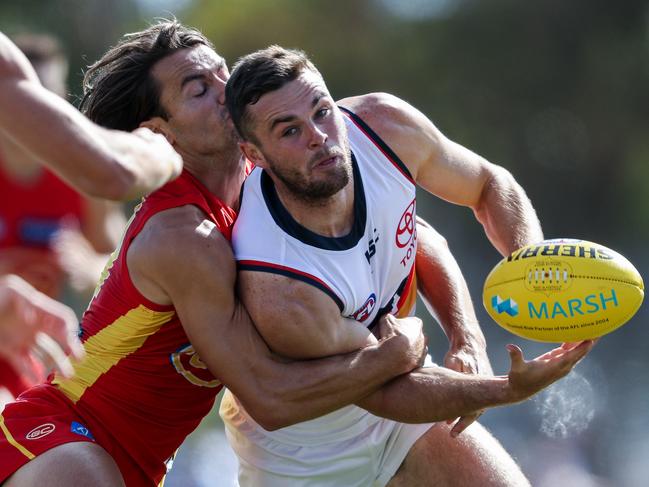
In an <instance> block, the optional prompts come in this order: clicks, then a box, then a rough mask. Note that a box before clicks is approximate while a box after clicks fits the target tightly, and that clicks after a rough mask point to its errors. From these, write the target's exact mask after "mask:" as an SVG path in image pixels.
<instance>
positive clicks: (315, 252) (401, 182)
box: [221, 47, 592, 487]
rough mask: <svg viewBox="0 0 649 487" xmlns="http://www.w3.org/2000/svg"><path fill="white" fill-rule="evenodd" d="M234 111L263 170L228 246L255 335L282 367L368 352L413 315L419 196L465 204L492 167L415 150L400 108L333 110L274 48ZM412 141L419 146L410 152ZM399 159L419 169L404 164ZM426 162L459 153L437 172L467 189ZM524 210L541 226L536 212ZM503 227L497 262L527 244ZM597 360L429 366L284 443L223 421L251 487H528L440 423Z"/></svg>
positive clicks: (291, 59) (497, 449)
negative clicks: (383, 120) (457, 170)
mask: <svg viewBox="0 0 649 487" xmlns="http://www.w3.org/2000/svg"><path fill="white" fill-rule="evenodd" d="M226 99H227V103H228V108H229V110H230V113H231V115H232V118H233V121H234V123H235V125H236V126H237V128H238V129H239V132H240V133H241V135H242V136H243V138H244V141H243V142H242V143H241V147H242V150H243V151H244V153H245V154H246V156H247V157H248V158H249V159H250V160H251V161H253V162H254V163H255V164H257V166H258V167H257V168H256V169H255V170H254V171H253V172H252V174H251V175H250V176H249V178H248V180H247V181H246V183H245V185H244V189H243V192H242V203H241V210H240V213H239V218H238V221H237V224H236V226H235V229H234V233H233V247H234V250H235V255H236V258H237V261H238V264H239V270H240V274H239V279H240V291H241V297H242V299H243V300H244V302H245V303H246V306H247V308H248V310H249V312H250V314H251V316H252V317H253V319H254V321H255V324H256V325H257V327H258V328H259V331H260V332H261V334H262V335H263V337H264V338H265V339H266V341H267V342H268V344H269V345H270V347H271V348H272V349H273V350H274V351H275V352H276V353H279V354H281V355H284V356H286V357H289V358H293V359H308V358H316V357H323V356H329V355H334V354H339V353H344V352H348V351H351V350H355V349H357V348H358V347H361V346H363V345H364V344H367V343H371V342H372V341H373V340H375V338H374V336H373V335H372V332H371V329H372V324H373V323H374V321H375V319H376V318H377V317H379V316H381V315H382V314H384V313H393V314H395V315H397V316H407V315H409V314H410V313H412V312H413V311H414V302H415V295H416V276H415V255H416V253H417V226H416V224H415V222H416V212H415V209H416V203H415V187H416V184H420V185H421V186H423V187H424V188H426V189H430V190H435V192H436V193H437V194H440V193H441V194H442V195H454V196H453V198H451V197H450V196H449V199H452V200H454V201H457V200H458V199H459V200H460V201H458V202H461V203H462V202H464V203H467V201H469V200H470V199H471V198H473V197H474V193H475V191H476V190H480V189H484V188H483V186H484V181H482V179H481V176H480V175H475V176H474V177H471V172H472V171H476V170H479V169H482V168H483V167H484V166H485V165H486V164H487V163H486V162H485V161H481V160H479V159H478V158H477V156H475V155H473V154H472V153H468V151H466V149H463V148H460V147H459V146H457V147H456V146H453V145H450V144H448V145H444V144H438V141H436V140H428V141H427V140H426V137H430V135H431V133H430V131H429V133H426V131H425V130H422V133H423V135H424V138H423V139H422V140H417V139H416V130H417V129H418V128H420V127H417V123H412V120H407V117H406V116H404V114H401V115H398V112H399V110H403V107H404V106H405V104H403V103H402V106H400V107H399V106H392V107H390V106H389V103H388V104H386V103H385V100H383V101H384V103H377V100H376V97H375V98H374V99H372V98H371V97H370V98H369V99H368V98H367V97H359V98H356V99H348V100H345V101H343V102H342V103H341V105H343V106H345V107H346V108H343V109H342V110H341V109H339V108H338V107H336V105H334V103H333V101H332V100H331V97H330V95H329V93H328V91H327V89H326V86H325V84H324V81H323V80H322V77H321V76H320V74H319V73H318V72H317V70H316V69H315V67H313V65H312V64H311V63H310V62H308V60H307V59H306V57H305V56H304V55H303V54H302V53H299V52H297V51H287V50H284V49H282V48H278V47H272V48H269V49H267V50H265V51H260V52H258V53H253V54H252V55H249V56H247V57H245V58H244V59H243V60H242V61H240V63H239V64H238V65H237V66H236V67H235V70H234V72H233V75H232V77H231V79H230V81H229V82H228V87H227V91H226ZM389 101H391V102H393V103H395V104H396V102H395V101H394V100H392V99H389ZM368 103H369V104H370V105H373V107H374V108H375V110H376V113H375V114H374V116H373V117H370V118H373V119H374V120H376V118H374V117H378V118H380V117H386V116H390V117H393V119H394V122H395V123H396V124H399V125H400V129H401V130H404V132H405V133H407V134H409V135H411V136H412V138H414V140H412V139H411V140H410V141H405V140H404V141H402V142H401V143H398V141H399V137H397V138H394V137H393V136H392V134H390V133H389V131H384V134H381V136H379V135H378V134H377V133H375V132H374V131H373V130H372V128H370V124H368V123H366V121H364V120H363V118H361V117H359V116H357V115H356V114H355V113H354V112H364V111H365V109H366V108H367V104H368ZM410 109H411V110H410V111H408V110H404V112H405V113H406V114H407V116H409V117H411V118H412V117H418V116H421V115H420V114H419V113H418V112H416V111H415V110H414V109H412V108H411V107H410ZM392 112H394V113H392ZM415 112H416V113H415ZM399 116H400V118H399ZM421 117H423V116H421ZM364 118H367V117H364ZM409 123H410V126H409V125H408V124H409ZM418 123H419V124H421V121H418ZM424 128H425V127H424ZM386 134H387V135H388V137H386ZM432 134H433V135H435V136H440V137H441V134H439V135H438V133H437V132H435V131H432ZM400 135H401V136H402V135H403V134H400ZM386 142H389V143H386ZM406 142H410V143H412V144H414V147H412V148H410V149H408V148H406V147H407V143H406ZM418 142H421V145H418V144H417V143H418ZM395 143H396V145H395ZM426 144H428V145H426ZM391 147H393V148H394V147H397V148H398V149H399V152H400V153H403V154H407V155H411V154H413V153H414V154H416V153H420V154H421V155H420V156H413V157H412V159H410V160H409V161H408V162H406V159H404V158H402V157H399V155H397V153H396V151H395V150H393V148H391ZM430 147H433V148H434V149H436V150H443V149H449V150H451V152H452V153H451V154H444V155H443V156H440V157H441V158H444V157H449V158H453V157H464V158H465V159H466V160H465V163H466V168H465V173H464V174H461V175H460V177H459V178H458V180H457V181H462V182H463V184H464V185H465V186H464V187H461V188H454V189H453V190H447V191H444V189H443V188H439V187H437V185H438V184H439V182H438V181H437V180H436V176H439V178H437V179H439V180H440V181H444V182H446V183H449V181H450V182H452V181H453V176H452V175H449V174H444V173H443V172H441V173H440V172H439V171H440V170H442V171H443V169H444V166H443V165H436V166H435V165H434V164H429V161H427V160H426V158H425V157H424V156H425V155H426V154H427V152H430V150H431V149H430ZM453 151H454V152H453ZM436 156H439V154H436ZM429 165H430V166H434V170H435V172H436V173H433V172H431V168H430V167H428V166H429ZM511 187H512V188H513V189H514V192H515V191H518V189H517V188H518V187H517V186H515V185H512V186H511ZM478 192H479V191H478ZM523 196H524V195H523ZM503 197H505V198H506V197H507V196H503ZM510 197H511V195H510ZM518 197H519V198H518V200H519V201H523V202H526V201H527V200H526V199H525V198H520V193H519V194H518ZM519 211H521V212H523V213H525V212H526V211H527V212H530V211H531V216H532V217H534V214H533V210H531V206H530V205H529V202H527V207H525V205H522V206H521V207H520V208H519ZM495 216H500V215H493V214H488V215H483V216H482V221H483V223H484V224H485V227H486V228H487V231H488V234H489V235H490V237H492V241H494V242H495V243H496V245H502V249H503V250H507V249H508V248H509V247H510V246H512V245H515V244H517V243H520V242H516V238H517V237H518V238H521V239H523V240H525V239H526V238H529V237H530V236H529V235H526V236H521V235H518V236H517V235H516V232H513V231H512V230H511V229H504V228H500V227H499V226H500V225H502V224H503V221H499V222H498V223H494V222H493V221H490V220H491V219H493V217H495ZM520 216H521V215H518V217H520ZM526 216H527V217H529V214H528V215H526ZM509 218H511V216H510V217H509ZM534 218H535V217H534ZM503 220H504V221H507V219H506V218H504V216H503ZM509 221H511V220H509ZM422 228H423V231H432V230H430V229H426V228H424V227H422ZM539 231H540V230H539ZM505 236H507V238H509V241H506V240H507V238H505ZM590 347H592V343H591V342H584V343H583V344H580V345H577V346H574V345H572V346H565V347H561V348H558V349H555V350H554V351H552V352H550V353H549V354H546V355H544V356H542V357H539V358H537V359H536V360H534V361H532V362H524V361H523V359H522V354H521V351H520V350H519V349H518V348H516V347H513V346H512V347H511V348H510V355H511V358H512V371H511V372H510V374H509V376H506V377H488V376H469V375H463V374H459V373H457V372H454V371H451V370H448V369H444V368H441V367H436V366H431V367H427V368H424V369H420V370H419V371H417V372H415V373H411V374H409V375H408V376H404V377H402V378H399V379H396V380H395V381H393V382H392V383H391V384H389V385H387V386H386V387H384V388H383V389H381V390H380V391H378V392H377V393H375V394H372V395H370V396H369V397H367V398H366V399H364V400H362V401H360V402H359V403H358V406H347V407H345V408H342V409H340V410H337V411H334V412H332V413H330V414H327V415H325V416H322V417H320V418H316V419H313V420H310V421H306V422H303V423H299V424H297V425H294V426H290V427H287V428H282V429H279V430H276V431H266V430H265V429H263V428H262V427H261V426H259V425H258V424H257V423H256V422H255V421H254V420H253V419H252V418H251V417H250V415H249V414H248V413H247V412H246V411H245V409H244V407H243V406H242V405H241V404H240V403H239V402H238V401H237V399H236V398H235V397H234V396H233V395H232V394H229V393H227V394H226V396H225V397H224V399H223V402H222V406H221V416H222V417H223V419H224V421H225V423H226V429H227V433H228V437H229V440H230V442H231V444H232V446H233V448H234V450H235V452H236V453H237V455H238V457H239V461H240V475H239V482H240V484H241V485H242V486H244V487H245V486H264V487H279V486H342V485H344V486H359V487H360V486H372V485H381V486H382V485H391V486H398V485H403V486H406V485H430V484H431V482H434V483H435V485H480V486H484V485H528V482H527V480H526V479H525V477H524V476H523V474H522V473H521V472H520V470H519V469H518V467H517V466H516V464H515V462H514V461H513V460H512V459H511V457H509V456H508V455H507V453H506V452H505V451H504V450H503V449H502V447H501V446H500V445H499V443H498V442H497V441H496V440H495V439H494V438H493V437H492V436H491V435H489V434H488V433H487V432H486V430H484V428H482V427H481V426H479V425H478V424H475V426H474V427H472V428H471V429H469V430H468V431H467V432H466V433H465V434H464V435H463V436H462V437H460V438H452V437H451V436H450V435H449V434H448V433H449V427H448V426H446V425H444V424H435V425H432V424H430V423H431V422H433V421H441V420H452V419H456V418H458V417H461V418H462V419H460V427H459V428H458V429H456V430H455V431H456V432H459V431H461V430H462V429H463V428H464V427H465V426H466V425H468V424H469V423H470V422H471V421H472V420H473V419H475V417H476V414H477V413H479V411H481V410H482V409H484V408H486V407H493V406H497V405H503V404H509V403H512V402H516V401H520V400H522V399H525V398H527V397H529V396H530V395H532V394H534V393H535V392H537V391H538V390H540V389H542V388H543V387H545V386H547V385H549V384H550V383H552V382H554V381H555V380H557V379H558V378H560V377H562V376H563V375H565V374H566V373H568V371H569V370H570V369H571V368H572V366H574V364H575V363H576V362H577V361H578V360H580V359H581V358H582V357H583V356H584V355H585V354H586V353H587V351H588V350H589V349H590ZM487 367H488V365H487ZM286 380H290V377H287V378H286ZM308 393H309V391H304V394H308ZM359 406H360V407H359ZM385 418H390V419H385ZM395 420H396V421H395ZM404 422H407V423H413V424H404ZM456 427H457V426H456ZM404 460H405V461H404ZM402 465H403V466H402ZM400 466H402V467H401V469H399V467H400ZM397 471H398V473H397ZM395 473H396V475H395Z"/></svg>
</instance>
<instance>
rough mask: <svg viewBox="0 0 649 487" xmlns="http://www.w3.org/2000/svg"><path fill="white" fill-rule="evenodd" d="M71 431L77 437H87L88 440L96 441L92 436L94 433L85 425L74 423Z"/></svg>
mask: <svg viewBox="0 0 649 487" xmlns="http://www.w3.org/2000/svg"><path fill="white" fill-rule="evenodd" d="M70 431H72V432H73V433H76V434H77V435H81V436H85V437H86V438H90V439H91V440H93V441H94V440H95V437H94V436H92V433H91V432H90V430H89V429H88V428H86V427H85V426H84V425H82V424H81V423H77V422H76V421H72V424H71V425H70Z"/></svg>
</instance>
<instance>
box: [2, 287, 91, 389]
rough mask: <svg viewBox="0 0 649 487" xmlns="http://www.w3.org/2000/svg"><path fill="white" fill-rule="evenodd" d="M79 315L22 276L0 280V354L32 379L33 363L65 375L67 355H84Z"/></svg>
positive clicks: (67, 373) (69, 369)
mask: <svg viewBox="0 0 649 487" xmlns="http://www.w3.org/2000/svg"><path fill="white" fill-rule="evenodd" d="M77 328H78V321H77V318H76V316H75V314H74V312H73V311H72V309H70V308H69V307H67V306H65V305H64V304H62V303H59V302H58V301H55V300H53V299H51V298H49V297H48V296H46V295H45V294H43V293H41V292H39V291H37V290H36V289H34V288H33V287H32V286H31V285H29V284H28V283H27V282H26V281H24V280H23V279H21V278H20V277H17V276H13V275H8V276H4V277H3V278H1V279H0V355H1V356H3V357H4V358H5V359H6V360H7V361H8V362H9V363H11V365H12V366H13V367H14V368H15V369H16V371H17V372H19V373H21V374H24V375H26V376H27V377H29V378H30V379H32V380H36V379H37V378H35V377H33V362H34V361H38V362H41V363H42V364H43V366H44V367H45V369H46V370H55V371H58V372H60V373H61V374H63V375H64V376H66V377H69V376H71V375H72V373H73V368H72V364H71V362H70V359H69V358H68V356H72V357H75V358H81V357H82V356H83V347H82V346H81V343H80V342H79V340H78V338H77V337H76V331H77Z"/></svg>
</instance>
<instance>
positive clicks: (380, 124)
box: [338, 92, 422, 135]
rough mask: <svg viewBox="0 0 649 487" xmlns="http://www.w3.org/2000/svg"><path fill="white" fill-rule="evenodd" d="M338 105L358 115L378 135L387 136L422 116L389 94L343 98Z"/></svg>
mask: <svg viewBox="0 0 649 487" xmlns="http://www.w3.org/2000/svg"><path fill="white" fill-rule="evenodd" d="M338 105H340V106H342V107H344V108H347V109H348V110H350V111H351V112H353V113H355V114H356V115H358V116H359V117H360V118H361V119H362V120H363V121H364V122H366V123H367V124H368V125H369V126H370V127H371V128H372V129H373V130H374V131H376V132H377V133H379V135H388V134H389V133H390V131H392V130H395V129H398V128H399V127H401V126H403V125H404V124H405V125H406V126H409V125H411V124H414V123H416V122H417V121H418V119H419V118H420V117H421V116H422V114H421V113H420V112H419V111H418V110H416V109H415V108H414V107H413V106H412V105H410V104H409V103H408V102H406V101H405V100H402V99H401V98H399V97H396V96H394V95H391V94H389V93H380V92H379V93H368V94H366V95H360V96H353V97H349V98H343V99H342V100H339V101H338ZM381 132H384V133H385V134H384V133H381Z"/></svg>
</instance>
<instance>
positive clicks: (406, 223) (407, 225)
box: [395, 200, 415, 249]
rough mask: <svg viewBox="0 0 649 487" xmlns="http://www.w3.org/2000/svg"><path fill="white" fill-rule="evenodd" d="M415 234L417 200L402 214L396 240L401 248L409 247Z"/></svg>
mask: <svg viewBox="0 0 649 487" xmlns="http://www.w3.org/2000/svg"><path fill="white" fill-rule="evenodd" d="M414 235H415V200H412V201H411V202H410V204H409V205H408V207H407V208H406V210H405V211H404V212H403V215H401V220H399V225H398V226H397V233H396V235H395V242H396V244H397V247H399V248H400V249H402V248H404V247H407V246H408V245H409V244H410V242H411V241H412V239H413V237H414Z"/></svg>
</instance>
